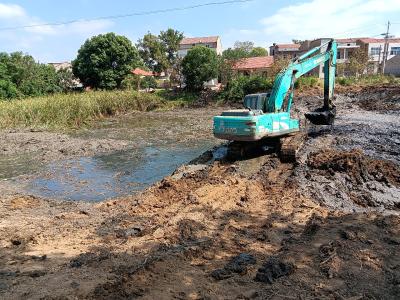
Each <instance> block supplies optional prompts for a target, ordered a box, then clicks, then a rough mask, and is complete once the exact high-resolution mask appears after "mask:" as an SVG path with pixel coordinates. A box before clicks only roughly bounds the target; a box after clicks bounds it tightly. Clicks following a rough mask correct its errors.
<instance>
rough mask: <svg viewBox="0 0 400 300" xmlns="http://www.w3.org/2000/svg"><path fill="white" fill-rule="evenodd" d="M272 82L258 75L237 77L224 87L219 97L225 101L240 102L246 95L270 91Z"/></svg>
mask: <svg viewBox="0 0 400 300" xmlns="http://www.w3.org/2000/svg"><path fill="white" fill-rule="evenodd" d="M271 88H272V80H271V79H270V78H266V77H263V76H259V75H253V76H238V77H236V78H234V79H232V80H231V81H230V82H228V84H227V85H226V88H225V90H224V91H223V92H222V94H221V97H222V98H224V99H226V100H241V99H243V97H244V96H246V95H248V94H254V93H260V92H266V91H268V90H271Z"/></svg>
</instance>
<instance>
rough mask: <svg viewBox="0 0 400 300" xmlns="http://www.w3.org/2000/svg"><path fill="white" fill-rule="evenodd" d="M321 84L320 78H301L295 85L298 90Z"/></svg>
mask: <svg viewBox="0 0 400 300" xmlns="http://www.w3.org/2000/svg"><path fill="white" fill-rule="evenodd" d="M318 84H319V81H318V78H317V77H313V76H308V77H300V78H299V79H298V80H297V81H296V82H295V84H294V87H295V88H296V89H300V90H301V89H303V88H312V87H317V86H318Z"/></svg>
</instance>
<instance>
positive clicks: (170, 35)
mask: <svg viewBox="0 0 400 300" xmlns="http://www.w3.org/2000/svg"><path fill="white" fill-rule="evenodd" d="M158 37H159V39H160V41H161V43H162V44H163V46H164V49H165V52H166V55H167V60H168V63H169V66H170V67H171V66H174V65H175V64H176V62H177V52H178V50H179V44H180V42H181V41H182V39H183V33H182V32H179V31H177V30H174V29H172V28H168V29H167V30H166V31H161V32H160V35H159V36H158Z"/></svg>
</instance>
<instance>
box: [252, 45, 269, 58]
mask: <svg viewBox="0 0 400 300" xmlns="http://www.w3.org/2000/svg"><path fill="white" fill-rule="evenodd" d="M267 55H268V51H267V49H265V48H263V47H254V48H253V49H251V51H250V54H249V57H258V56H267Z"/></svg>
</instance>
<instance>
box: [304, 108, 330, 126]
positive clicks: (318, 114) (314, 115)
mask: <svg viewBox="0 0 400 300" xmlns="http://www.w3.org/2000/svg"><path fill="white" fill-rule="evenodd" d="M304 116H305V117H306V119H307V120H309V121H310V122H311V123H312V124H314V125H332V124H333V121H334V120H335V116H336V108H335V107H334V108H332V109H325V108H324V107H322V108H319V109H317V110H315V111H312V112H308V113H306V114H305V115H304Z"/></svg>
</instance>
